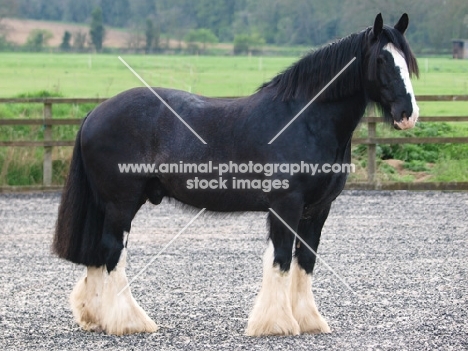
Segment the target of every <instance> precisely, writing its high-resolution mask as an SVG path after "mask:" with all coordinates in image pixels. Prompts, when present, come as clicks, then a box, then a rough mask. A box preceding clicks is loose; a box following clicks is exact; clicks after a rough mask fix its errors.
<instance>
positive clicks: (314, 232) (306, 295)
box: [291, 205, 330, 333]
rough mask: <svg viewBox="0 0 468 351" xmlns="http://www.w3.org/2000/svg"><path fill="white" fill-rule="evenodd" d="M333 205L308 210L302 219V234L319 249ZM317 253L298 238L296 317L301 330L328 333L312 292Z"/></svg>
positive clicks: (293, 288) (293, 267)
mask: <svg viewBox="0 0 468 351" xmlns="http://www.w3.org/2000/svg"><path fill="white" fill-rule="evenodd" d="M329 211H330V205H327V206H325V207H324V208H323V209H320V210H317V211H314V212H312V213H310V214H307V218H304V219H301V220H300V222H299V230H298V231H299V232H298V234H299V235H300V237H301V238H302V239H303V240H304V241H305V242H306V243H307V245H309V246H310V248H311V249H312V250H314V251H315V252H317V248H318V245H319V241H320V235H321V231H322V227H323V225H324V223H325V220H326V219H327V217H328V213H329ZM315 262H316V256H315V254H314V253H313V252H311V251H310V249H309V248H307V247H306V246H305V245H304V244H303V243H302V242H300V241H299V240H297V241H296V250H295V257H294V259H293V262H292V265H291V275H292V283H291V300H292V311H293V315H294V318H295V319H296V320H297V322H298V323H299V327H300V330H301V333H329V332H330V327H329V326H328V323H327V321H326V320H325V319H324V318H323V317H322V316H321V314H320V312H319V311H318V309H317V305H316V304H315V299H314V295H313V293H312V271H313V269H314V266H315Z"/></svg>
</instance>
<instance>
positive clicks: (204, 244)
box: [0, 191, 468, 351]
mask: <svg viewBox="0 0 468 351" xmlns="http://www.w3.org/2000/svg"><path fill="white" fill-rule="evenodd" d="M58 202H59V194H27V195H0V223H1V225H0V235H1V238H2V239H3V240H2V244H1V245H0V271H1V276H0V346H3V347H2V349H3V350H26V349H43V350H65V349H66V350H98V349H106V350H123V349H125V350H131V349H135V350H197V351H198V350H211V349H216V350H467V349H468V238H467V232H468V221H467V218H468V193H441V192H357V191H354V192H353V191H348V192H344V193H343V194H342V195H341V196H340V197H339V198H338V199H337V201H336V202H335V204H334V206H333V207H332V212H331V214H330V216H329V218H328V221H327V223H326V224H325V227H324V230H323V235H322V243H321V246H320V248H319V253H320V254H321V256H322V258H323V259H324V260H325V261H326V262H327V263H328V264H329V265H330V266H331V267H333V269H334V270H335V271H336V272H338V273H339V274H340V275H341V276H342V277H343V279H345V280H346V282H347V283H348V284H349V285H350V286H351V287H352V288H353V289H354V290H355V292H356V293H357V296H355V295H353V294H352V293H350V291H349V290H347V288H346V287H345V286H344V285H343V284H342V283H341V282H340V281H339V280H338V279H337V278H336V277H335V276H333V275H332V274H331V273H330V272H329V271H328V270H327V269H326V267H325V266H324V265H323V264H320V263H319V264H318V266H317V267H316V271H315V275H314V286H313V290H314V293H315V296H316V301H317V304H318V306H319V309H320V310H321V312H322V314H323V315H324V317H325V318H326V319H327V320H328V321H329V324H330V327H331V328H332V333H331V334H328V335H301V336H298V337H264V338H249V337H246V336H244V335H243V333H244V328H245V326H246V323H247V316H248V313H249V311H250V309H251V307H252V305H253V301H254V298H255V295H256V293H257V292H258V290H259V288H260V282H261V256H262V252H263V250H264V248H265V236H266V225H265V219H266V214H256V213H246V214H242V215H230V216H219V215H214V214H209V213H208V214H204V215H203V216H202V217H200V218H198V219H197V220H196V221H195V222H194V223H193V224H192V225H191V226H190V227H189V228H188V229H187V231H186V232H185V233H184V234H183V235H182V236H181V237H180V238H179V239H177V241H175V242H174V244H173V245H172V246H171V247H170V248H169V249H168V250H167V251H166V252H165V253H164V254H163V255H161V256H160V257H159V258H158V259H157V260H156V261H155V262H154V264H153V265H152V266H151V267H150V268H149V269H148V270H147V271H146V272H145V273H144V274H143V275H141V276H140V277H139V278H138V279H137V280H136V281H135V282H134V283H133V284H132V292H133V295H134V296H135V298H136V300H137V301H138V302H139V303H140V305H141V306H142V307H143V308H144V309H145V310H146V311H147V312H148V314H149V316H150V317H151V318H153V320H155V322H156V323H157V324H158V325H160V326H161V329H160V331H159V332H157V333H154V334H139V335H130V336H123V337H115V336H110V335H105V334H102V333H89V332H84V331H82V330H80V329H79V328H78V327H77V325H76V324H75V323H74V322H73V319H72V315H71V311H70V307H69V304H68V296H69V294H70V292H71V290H72V288H73V286H74V284H75V283H76V281H77V280H78V279H79V277H80V276H81V275H82V273H83V267H79V266H75V265H72V264H70V263H68V262H65V261H62V260H59V259H57V258H56V257H54V256H52V255H51V254H50V243H51V238H52V232H53V226H54V222H55V218H56V212H57V206H58ZM193 215H194V213H191V212H187V211H184V210H182V209H180V208H178V207H177V206H174V205H173V204H169V203H164V204H163V205H161V206H156V207H155V206H151V205H145V206H144V207H143V208H142V209H141V210H140V212H139V213H138V215H137V217H136V218H135V220H134V222H133V229H132V234H131V235H130V240H129V258H128V260H129V262H128V267H127V274H128V276H129V277H130V278H131V277H132V276H133V275H135V274H136V273H137V272H138V271H139V270H140V269H141V268H142V267H143V266H144V265H145V264H146V263H147V262H148V261H149V260H150V259H151V258H152V257H153V256H154V255H155V254H156V253H157V252H158V251H159V250H160V249H161V248H162V247H163V246H164V245H165V243H167V242H168V241H169V240H170V239H171V237H172V236H173V235H175V234H176V233H177V232H178V231H179V230H180V229H181V228H182V227H183V226H184V225H185V224H186V223H187V222H188V221H189V220H190V219H191V218H192V217H193Z"/></svg>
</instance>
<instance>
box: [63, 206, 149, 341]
mask: <svg viewBox="0 0 468 351" xmlns="http://www.w3.org/2000/svg"><path fill="white" fill-rule="evenodd" d="M138 208H139V206H137V208H136V210H137V209H138ZM136 210H135V211H134V212H135V213H136ZM135 213H133V214H132V215H131V216H125V215H122V214H123V212H121V211H117V210H116V207H114V206H108V207H107V209H106V217H105V220H104V231H103V245H104V246H105V247H106V250H105V251H106V252H107V253H106V257H107V258H110V259H111V260H115V258H117V263H115V264H114V263H113V262H112V261H109V260H107V261H106V265H104V266H101V267H87V274H86V276H85V277H83V278H82V279H81V280H80V281H79V282H78V284H77V285H76V287H75V289H74V290H73V292H72V294H71V305H72V310H73V315H74V316H75V319H76V321H77V322H78V324H79V325H80V326H81V327H82V328H83V329H85V330H91V331H101V330H102V331H104V332H106V333H108V334H115V335H122V334H131V333H141V332H155V331H157V329H158V327H157V326H156V324H155V323H154V322H153V321H152V320H151V319H150V318H149V317H148V315H147V314H146V313H145V311H143V309H142V308H141V307H140V306H139V305H138V303H137V302H136V301H135V299H134V298H133V296H132V294H131V292H130V287H127V288H126V289H125V290H123V291H122V289H124V288H125V287H126V286H127V284H128V279H127V276H126V273H125V264H126V257H127V250H126V249H123V231H124V229H125V230H126V231H129V230H130V223H131V220H132V219H133V216H134V214H135ZM130 217H131V218H130ZM109 268H111V269H109Z"/></svg>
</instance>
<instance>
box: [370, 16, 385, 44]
mask: <svg viewBox="0 0 468 351" xmlns="http://www.w3.org/2000/svg"><path fill="white" fill-rule="evenodd" d="M382 29H383V18H382V14H381V13H379V14H378V15H377V16H376V17H375V21H374V27H372V34H373V36H374V38H376V39H377V38H378V37H379V35H380V33H382Z"/></svg>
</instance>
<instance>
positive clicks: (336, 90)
mask: <svg viewBox="0 0 468 351" xmlns="http://www.w3.org/2000/svg"><path fill="white" fill-rule="evenodd" d="M371 33H372V28H371V27H369V28H367V29H365V30H363V31H362V32H360V33H354V34H351V35H349V36H347V37H345V38H342V39H340V40H337V41H335V42H332V43H330V44H327V45H325V46H323V47H322V48H320V49H318V50H316V51H313V52H310V53H308V54H306V55H305V56H304V57H302V58H301V59H300V60H299V61H297V62H296V63H294V64H292V65H291V66H290V67H288V68H286V69H285V70H284V71H283V72H281V73H280V74H278V75H277V76H276V77H274V78H273V79H271V80H270V81H269V82H266V83H264V84H262V85H261V86H260V87H259V88H258V90H261V89H263V88H266V87H276V89H277V92H276V95H275V98H276V97H281V98H282V100H283V101H288V100H291V99H298V98H302V99H311V98H313V97H314V96H315V95H316V94H317V93H318V92H319V91H320V90H321V89H322V88H323V87H324V86H325V85H327V84H328V83H329V82H330V80H331V79H333V77H335V75H336V74H337V73H338V72H339V71H340V70H341V69H343V67H344V66H346V64H348V63H349V61H351V59H352V58H353V57H356V60H355V62H353V63H352V64H351V65H350V66H349V67H348V68H347V69H346V70H345V71H344V72H343V73H342V74H341V76H340V78H339V80H338V81H337V82H334V83H332V84H331V85H330V86H329V87H328V88H327V89H326V90H325V91H324V92H323V93H322V94H321V95H320V97H319V98H318V99H319V100H320V101H333V100H336V99H339V98H343V97H350V96H353V95H354V94H355V93H356V92H357V91H360V90H362V89H363V71H362V70H363V64H367V66H368V69H367V74H368V75H369V78H371V79H372V78H374V77H375V76H376V74H377V57H378V56H379V54H380V49H381V45H372V46H371V49H370V53H369V56H368V57H364V52H365V50H364V48H366V47H368V46H369V40H368V38H369V36H370V35H371ZM382 36H385V38H386V39H387V40H388V41H389V42H391V43H393V44H394V45H395V47H396V48H397V49H398V50H400V51H401V52H402V53H403V55H404V57H405V59H406V62H407V64H408V70H409V72H410V74H415V75H418V74H419V70H418V64H417V61H416V58H415V56H414V55H413V53H412V51H411V48H410V47H409V45H408V43H407V42H406V39H405V38H404V36H403V35H401V34H400V32H398V31H397V30H396V29H394V28H392V27H388V26H384V28H383V31H382V34H381V36H380V37H379V39H378V40H381V39H382ZM375 43H377V40H375ZM372 44H373V43H372ZM377 44H378V43H377Z"/></svg>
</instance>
